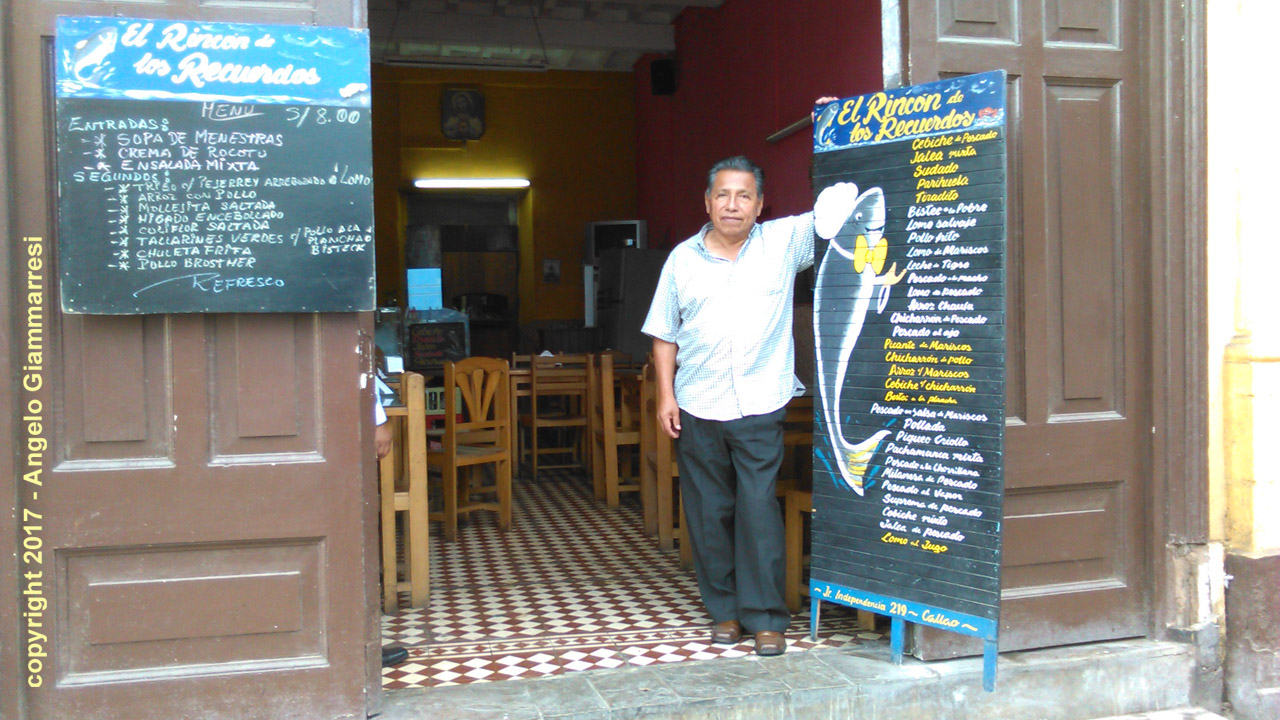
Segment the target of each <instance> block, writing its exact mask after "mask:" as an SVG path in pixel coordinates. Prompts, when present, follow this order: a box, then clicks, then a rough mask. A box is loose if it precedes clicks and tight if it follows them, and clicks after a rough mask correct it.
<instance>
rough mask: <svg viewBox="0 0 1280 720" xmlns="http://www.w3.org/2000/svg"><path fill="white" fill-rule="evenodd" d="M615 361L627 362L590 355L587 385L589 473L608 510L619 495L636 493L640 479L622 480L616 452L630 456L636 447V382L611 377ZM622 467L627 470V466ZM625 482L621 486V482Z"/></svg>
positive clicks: (608, 355)
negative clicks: (588, 385) (589, 429)
mask: <svg viewBox="0 0 1280 720" xmlns="http://www.w3.org/2000/svg"><path fill="white" fill-rule="evenodd" d="M619 359H621V360H623V361H624V362H625V363H629V362H630V356H628V355H626V354H625V353H617V352H612V351H607V352H603V353H600V354H598V355H592V356H591V358H590V360H589V363H590V381H591V393H590V397H591V469H592V473H591V475H592V479H593V480H594V483H593V484H594V486H595V493H596V499H603V500H604V501H605V502H606V503H607V504H608V505H609V507H617V506H618V499H619V498H618V496H619V494H620V493H622V492H640V478H639V477H638V476H636V475H634V474H632V473H630V472H628V473H627V474H626V475H625V476H624V474H623V472H622V470H623V467H624V466H623V465H621V464H620V463H619V455H620V453H619V450H622V451H624V453H623V454H626V455H628V456H630V455H633V454H634V452H635V451H636V450H637V449H638V448H639V445H640V424H639V417H638V415H639V413H640V394H641V388H640V382H639V381H640V378H638V377H635V376H619V375H616V374H615V373H614V367H615V362H617V361H618V360H619ZM626 467H627V468H628V469H629V467H630V463H627V465H626ZM624 479H625V480H626V481H627V482H623V480H624Z"/></svg>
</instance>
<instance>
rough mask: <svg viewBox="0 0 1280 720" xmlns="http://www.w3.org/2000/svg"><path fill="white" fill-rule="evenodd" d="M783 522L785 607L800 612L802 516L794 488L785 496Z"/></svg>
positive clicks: (802, 548) (802, 559)
mask: <svg viewBox="0 0 1280 720" xmlns="http://www.w3.org/2000/svg"><path fill="white" fill-rule="evenodd" d="M785 507H786V511H785V520H784V524H785V527H786V531H785V532H786V536H787V550H786V558H787V559H786V584H785V590H784V592H783V596H784V597H785V598H786V602H787V609H788V610H790V611H791V612H793V613H796V612H800V578H801V577H802V575H803V567H801V566H802V565H804V518H802V517H800V502H799V498H797V497H796V493H795V491H794V490H792V491H789V492H788V493H787V496H786V504H785Z"/></svg>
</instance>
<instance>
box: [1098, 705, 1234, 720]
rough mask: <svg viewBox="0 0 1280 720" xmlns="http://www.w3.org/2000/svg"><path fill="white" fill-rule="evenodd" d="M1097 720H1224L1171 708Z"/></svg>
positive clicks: (1199, 711)
mask: <svg viewBox="0 0 1280 720" xmlns="http://www.w3.org/2000/svg"><path fill="white" fill-rule="evenodd" d="M1097 720H1226V718H1224V717H1223V716H1221V715H1219V714H1217V713H1212V712H1209V711H1208V710H1201V709H1200V708H1190V707H1183V708H1173V709H1171V710H1152V711H1151V712H1145V713H1138V714H1137V715H1112V716H1111V717H1107V718H1098V719H1097Z"/></svg>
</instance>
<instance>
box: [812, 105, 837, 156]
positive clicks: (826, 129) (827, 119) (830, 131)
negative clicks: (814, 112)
mask: <svg viewBox="0 0 1280 720" xmlns="http://www.w3.org/2000/svg"><path fill="white" fill-rule="evenodd" d="M839 109H840V103H838V102H833V103H831V104H830V105H827V106H826V107H825V108H823V109H822V114H821V115H819V116H818V121H817V122H816V123H814V124H815V125H816V126H817V128H818V129H817V131H816V132H815V133H814V137H816V138H818V142H819V143H821V144H822V145H824V146H825V145H831V144H832V143H834V142H835V137H834V136H835V119H836V112H837V111H838V110H839Z"/></svg>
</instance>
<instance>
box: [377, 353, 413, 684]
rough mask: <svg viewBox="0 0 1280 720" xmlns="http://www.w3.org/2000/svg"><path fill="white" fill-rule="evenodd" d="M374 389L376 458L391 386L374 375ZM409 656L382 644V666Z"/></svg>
mask: <svg viewBox="0 0 1280 720" xmlns="http://www.w3.org/2000/svg"><path fill="white" fill-rule="evenodd" d="M373 381H374V383H375V386H376V387H375V390H374V396H373V422H374V424H375V425H377V427H376V428H375V429H374V431H373V448H374V450H375V451H377V453H378V459H379V460H381V459H382V458H384V457H386V456H387V453H389V452H391V425H390V424H388V423H387V411H386V410H384V409H382V398H383V397H386V396H387V395H390V394H391V388H389V387H387V384H386V383H384V382H383V381H382V378H381V377H379V376H377V375H375V376H374V378H373ZM408 657H409V651H408V650H406V649H404V648H402V647H399V646H397V645H383V646H382V667H391V666H393V665H399V664H400V663H402V662H404V661H405V660H406V659H407V658H408Z"/></svg>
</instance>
